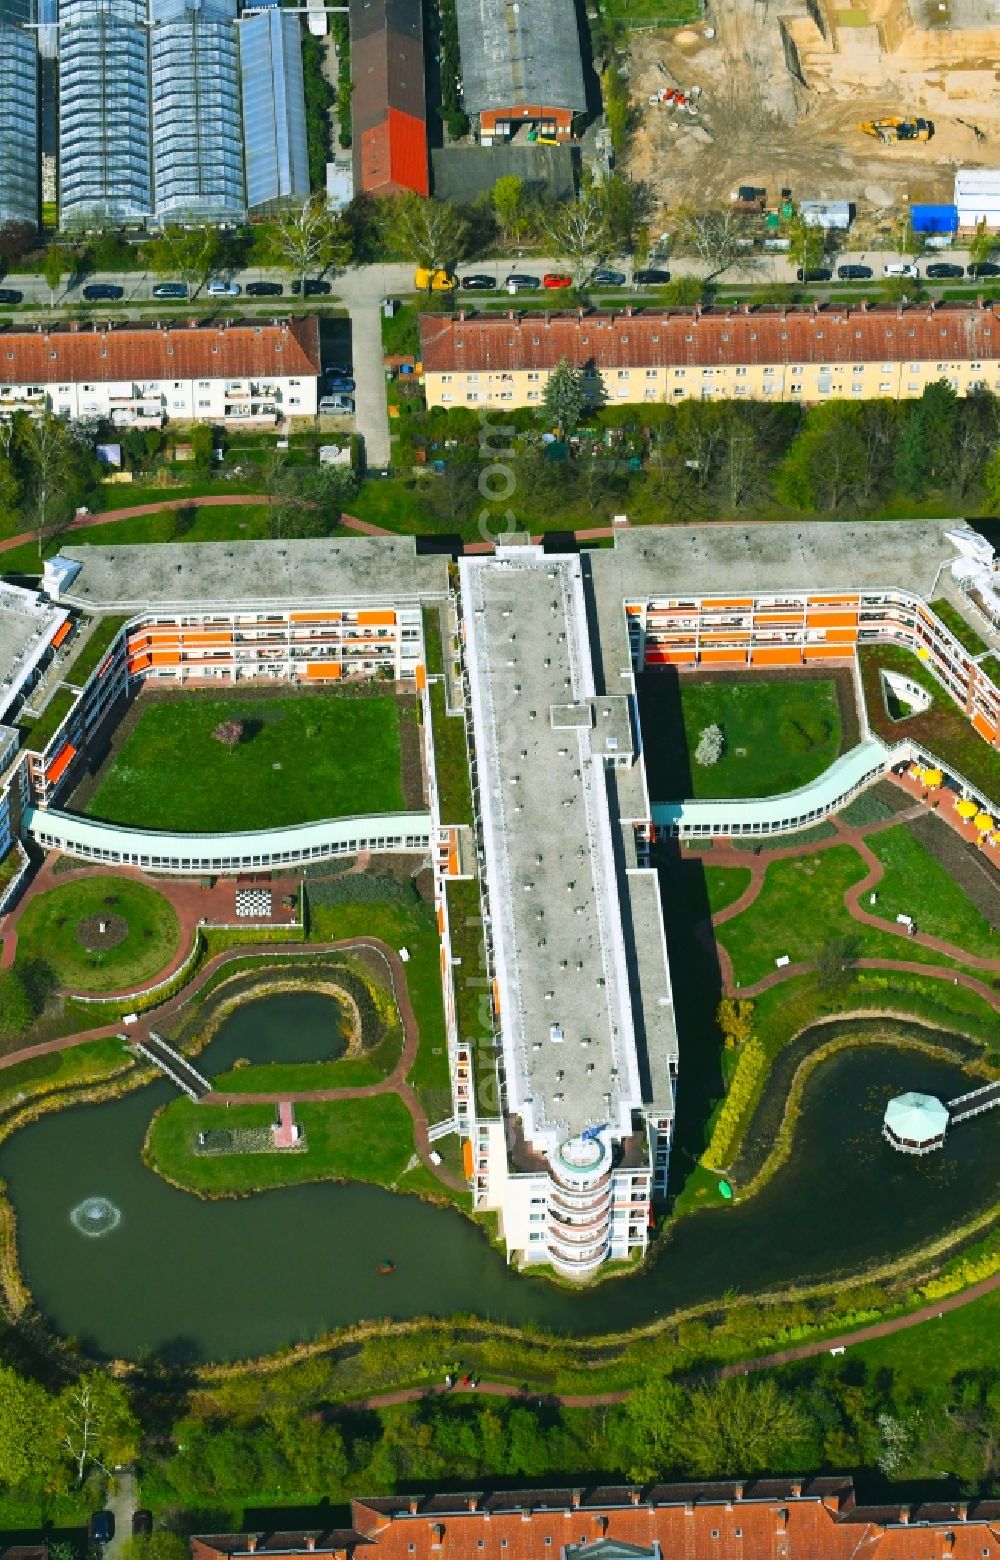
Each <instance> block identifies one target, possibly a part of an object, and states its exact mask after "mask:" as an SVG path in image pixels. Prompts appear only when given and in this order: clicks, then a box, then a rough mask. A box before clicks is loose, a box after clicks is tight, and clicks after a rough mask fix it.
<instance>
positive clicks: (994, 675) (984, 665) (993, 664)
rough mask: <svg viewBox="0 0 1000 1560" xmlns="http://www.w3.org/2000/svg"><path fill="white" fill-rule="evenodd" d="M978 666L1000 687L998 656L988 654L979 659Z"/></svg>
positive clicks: (999, 662)
mask: <svg viewBox="0 0 1000 1560" xmlns="http://www.w3.org/2000/svg"><path fill="white" fill-rule="evenodd" d="M979 665H980V668H981V670H982V671H984V672H985V673H986V675H987V677H989V678H990V679H991V680H992V681H993V682H995V683H996V685H997V687H998V688H1000V656H997V655H988V656H986V658H985V660H982V661H980V663H979Z"/></svg>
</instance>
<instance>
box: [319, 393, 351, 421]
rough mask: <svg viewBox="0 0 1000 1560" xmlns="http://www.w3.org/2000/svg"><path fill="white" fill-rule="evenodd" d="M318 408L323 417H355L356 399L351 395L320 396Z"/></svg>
mask: <svg viewBox="0 0 1000 1560" xmlns="http://www.w3.org/2000/svg"><path fill="white" fill-rule="evenodd" d="M318 410H319V414H320V416H321V417H332V416H340V417H353V416H354V401H353V399H352V398H351V396H349V395H324V396H321V397H320V402H319V408H318Z"/></svg>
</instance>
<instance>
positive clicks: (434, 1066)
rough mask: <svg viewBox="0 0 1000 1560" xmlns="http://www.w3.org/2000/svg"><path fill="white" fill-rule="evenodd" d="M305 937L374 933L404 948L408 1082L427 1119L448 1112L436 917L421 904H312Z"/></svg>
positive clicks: (329, 938) (321, 938)
mask: <svg viewBox="0 0 1000 1560" xmlns="http://www.w3.org/2000/svg"><path fill="white" fill-rule="evenodd" d="M309 936H310V939H311V940H312V941H314V942H334V941H336V940H337V939H338V938H347V937H379V938H381V939H382V941H383V942H386V943H388V944H389V947H390V948H406V949H407V950H408V952H409V955H410V958H409V962H408V963H407V966H406V984H407V988H408V990H409V993H410V1002H411V1004H412V1007H413V1013H414V1017H415V1018H416V1020H417V1027H418V1028H419V1030H420V1045H419V1047H418V1050H417V1059H416V1061H415V1062H414V1064H413V1066H412V1067H411V1069H410V1072H409V1080H410V1082H411V1083H412V1084H413V1087H414V1088H415V1089H416V1090H417V1093H418V1094H419V1095H420V1098H421V1101H422V1103H423V1106H424V1109H425V1110H426V1111H427V1115H428V1118H429V1119H430V1120H431V1121H432V1122H433V1121H437V1120H439V1119H440V1118H443V1117H445V1116H447V1115H449V1114H450V1112H451V1080H450V1077H449V1073H448V1057H447V1052H446V1047H445V1038H444V1001H443V998H442V995H441V958H440V946H441V945H440V943H439V941H438V932H437V920H436V918H435V916H434V912H433V910H432V909H431V907H430V906H429V905H427V904H424V903H423V902H419V903H418V902H413V903H410V904H406V903H397V902H389V901H386V902H383V903H376V904H334V905H324V904H316V905H314V904H312V902H310V908H309Z"/></svg>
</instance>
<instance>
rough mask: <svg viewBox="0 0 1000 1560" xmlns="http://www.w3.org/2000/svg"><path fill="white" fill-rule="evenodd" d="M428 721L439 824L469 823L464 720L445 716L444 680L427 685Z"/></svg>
mask: <svg viewBox="0 0 1000 1560" xmlns="http://www.w3.org/2000/svg"><path fill="white" fill-rule="evenodd" d="M430 696H431V723H432V726H433V730H434V769H435V773H436V775H437V787H438V805H439V807H440V810H441V822H442V823H467V824H469V825H471V823H472V782H471V780H470V779H469V750H468V747H467V746H466V741H465V720H464V718H463V717H462V716H461V715H449V714H448V712H447V708H446V703H445V691H444V683H441V682H433V683H431V685H430Z"/></svg>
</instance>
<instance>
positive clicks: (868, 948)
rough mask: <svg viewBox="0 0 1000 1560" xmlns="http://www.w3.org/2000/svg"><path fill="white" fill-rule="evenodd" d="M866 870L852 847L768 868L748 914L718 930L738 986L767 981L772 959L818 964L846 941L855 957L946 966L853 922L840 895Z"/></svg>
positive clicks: (939, 958) (942, 960) (932, 955)
mask: <svg viewBox="0 0 1000 1560" xmlns="http://www.w3.org/2000/svg"><path fill="white" fill-rule="evenodd" d="M867 870H868V869H867V867H866V866H865V863H864V862H863V861H862V859H861V857H860V856H859V855H858V853H857V851H855V850H854V849H853V848H852V847H851V846H850V845H835V846H833V847H832V848H831V849H830V850H825V851H818V852H817V853H816V854H815V855H813V856H796V857H792V858H791V859H789V860H785V861H773V862H771V864H770V866H769V867H768V869H767V876H766V877H765V879H764V887H763V888H762V889H761V891H760V894H759V895H758V896H757V898H756V899H755V900H754V902H753V904H752V905H751V906H750V907H749V909H747V910H744V911H743V913H742V915H738V916H737V917H736V918H735V920H732V921H727V922H726V924H725V925H724V926H720V927H719V928H718V933H717V936H718V940H719V941H720V942H721V943H722V945H723V947H724V948H725V949H726V951H727V952H728V954H729V956H730V958H731V959H732V961H733V973H734V977H735V979H736V980H738V981H739V982H740V983H741V984H742V985H744V986H749V985H752V984H753V983H754V982H755V981H758V980H760V979H762V977H763V976H765V975H769V974H770V973H771V972H772V971H773V970H774V968H775V960H776V959H777V958H779V957H781V956H783V955H785V954H787V955H788V957H789V958H790V959H791V961H792V963H793V964H797V963H799V962H805V961H808V960H812V959H816V958H817V957H818V955H819V953H820V952H821V950H822V948H823V947H824V945H825V944H827V943H829V942H830V941H831V940H833V939H834V938H845V939H847V941H848V942H849V943H850V944H851V947H852V950H853V951H854V953H855V954H856V955H857V956H858V957H859V958H879V959H899V960H906V961H910V960H914V961H917V962H919V963H922V964H947V963H948V960H947V959H945V958H944V957H943V956H942V955H941V954H937V953H935V952H934V951H933V950H932V949H930V948H922V947H921V946H920V944H919V943H915V942H913V941H912V940H911V939H910V938H904V937H898V936H895V935H894V934H893V933H891V932H877V931H874V930H873V929H872V928H870V927H866V926H862V925H860V924H859V923H858V922H857V921H854V920H852V919H851V917H850V916H849V915H848V913H847V910H846V909H845V907H844V892H845V890H846V889H848V888H850V887H851V886H852V885H853V884H855V883H858V882H860V881H861V879H862V878H863V877H864V876H865V873H866V872H867Z"/></svg>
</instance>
